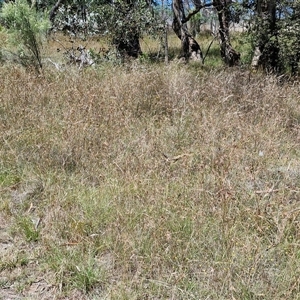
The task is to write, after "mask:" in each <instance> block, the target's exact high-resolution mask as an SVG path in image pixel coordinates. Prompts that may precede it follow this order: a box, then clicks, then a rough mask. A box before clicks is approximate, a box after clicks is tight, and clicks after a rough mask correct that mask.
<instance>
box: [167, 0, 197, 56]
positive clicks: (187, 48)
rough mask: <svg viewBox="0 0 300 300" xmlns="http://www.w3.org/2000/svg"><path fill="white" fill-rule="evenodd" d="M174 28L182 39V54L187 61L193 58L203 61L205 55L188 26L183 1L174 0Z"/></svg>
mask: <svg viewBox="0 0 300 300" xmlns="http://www.w3.org/2000/svg"><path fill="white" fill-rule="evenodd" d="M172 8H173V16H174V18H173V24H172V27H173V30H174V32H175V33H176V35H177V36H178V38H179V39H180V40H181V50H182V56H183V57H184V58H185V60H186V61H188V60H190V59H192V60H195V61H202V59H203V55H202V51H201V48H200V46H199V44H198V43H197V41H196V40H195V39H194V38H193V36H192V35H191V34H190V33H189V31H188V27H187V18H186V17H185V13H184V7H183V1H182V0H173V4H172Z"/></svg>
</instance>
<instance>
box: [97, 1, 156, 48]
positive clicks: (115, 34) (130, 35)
mask: <svg viewBox="0 0 300 300" xmlns="http://www.w3.org/2000/svg"><path fill="white" fill-rule="evenodd" d="M97 16H98V24H99V29H100V32H102V33H104V35H105V36H107V37H108V38H109V39H110V41H111V43H112V44H113V45H115V46H116V47H117V48H118V46H119V45H122V44H123V45H127V44H128V45H129V46H133V45H130V44H131V43H132V42H133V41H134V40H135V39H138V38H140V37H142V35H144V34H148V35H151V36H154V35H156V34H157V33H158V31H159V30H160V29H162V26H160V25H161V24H160V23H159V21H158V18H157V17H156V15H155V13H154V11H153V10H152V8H151V6H150V5H148V4H147V3H146V2H145V1H144V0H134V1H124V0H118V1H116V2H114V4H113V5H112V4H105V5H102V6H100V7H99V8H98V10H97Z"/></svg>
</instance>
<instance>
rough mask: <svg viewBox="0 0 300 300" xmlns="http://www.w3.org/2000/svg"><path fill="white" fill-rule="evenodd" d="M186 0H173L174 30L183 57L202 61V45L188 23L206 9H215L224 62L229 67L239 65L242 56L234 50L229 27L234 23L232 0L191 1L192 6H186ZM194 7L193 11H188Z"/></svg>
mask: <svg viewBox="0 0 300 300" xmlns="http://www.w3.org/2000/svg"><path fill="white" fill-rule="evenodd" d="M186 3H187V2H184V0H173V5H172V8H173V15H174V18H173V29H174V31H175V33H176V35H177V36H178V37H179V38H180V40H181V48H182V54H183V56H184V57H185V58H186V59H187V60H188V59H194V60H202V61H203V54H202V51H201V48H200V45H199V44H198V42H197V41H196V39H195V38H194V37H193V36H192V34H191V33H190V32H189V30H188V26H187V22H188V21H189V20H191V18H192V17H193V16H195V15H196V14H198V13H199V12H200V10H201V9H203V8H205V7H211V8H213V9H214V10H215V11H216V13H217V15H218V21H219V30H218V34H219V39H220V52H221V56H222V59H223V61H224V62H225V64H226V65H228V66H234V65H236V64H238V63H239V60H240V54H239V53H238V52H237V51H236V50H234V48H233V47H232V45H231V42H230V33H229V25H230V22H231V21H232V14H231V11H232V9H231V6H232V4H233V1H232V0H225V1H223V0H213V1H205V0H204V1H202V0H191V5H186ZM190 7H192V9H188V8H190Z"/></svg>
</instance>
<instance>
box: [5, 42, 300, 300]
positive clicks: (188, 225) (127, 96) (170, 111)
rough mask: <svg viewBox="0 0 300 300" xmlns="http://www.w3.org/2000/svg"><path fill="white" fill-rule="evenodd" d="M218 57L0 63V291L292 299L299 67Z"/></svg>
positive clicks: (299, 283)
mask: <svg viewBox="0 0 300 300" xmlns="http://www.w3.org/2000/svg"><path fill="white" fill-rule="evenodd" d="M49 47H50V46H49ZM51 47H53V49H55V48H56V47H57V46H56V45H52V46H51ZM95 47H96V46H95ZM175 48H176V47H175V46H174V49H175ZM210 59H212V58H210ZM208 61H209V60H208ZM216 65H219V66H215V67H214V68H212V67H203V66H201V65H197V64H191V65H185V64H181V63H179V62H176V60H175V61H171V62H170V64H169V65H164V64H161V65H160V64H155V65H151V64H141V63H139V62H133V63H131V64H126V65H122V66H117V65H113V64H102V65H99V66H98V67H96V68H89V69H83V70H78V69H77V68H75V67H72V66H70V67H68V68H67V69H66V70H65V71H63V72H61V71H57V70H55V69H54V68H53V66H51V65H49V66H47V65H46V66H45V69H44V71H43V74H42V75H40V76H36V74H33V73H30V72H27V71H25V70H24V69H22V68H21V67H19V66H16V65H6V64H3V65H1V66H0V74H1V82H0V129H1V143H0V191H1V201H0V299H122V300H123V299H124V300H125V299H130V300H131V299H136V300H138V299H140V300H141V299H153V300H154V299H176V300H177V299H216V300H217V299H243V300H247V299H249V300H250V299H260V300H261V299H266V300H274V299H300V296H299V295H300V202H299V201H300V200H299V199H300V197H299V192H300V161H299V156H300V147H299V145H300V96H299V95H300V93H299V92H300V87H299V83H298V82H284V81H282V80H280V79H278V78H276V77H273V76H266V75H263V74H259V73H252V72H250V71H248V70H242V69H239V68H236V69H226V68H223V67H222V66H220V64H216Z"/></svg>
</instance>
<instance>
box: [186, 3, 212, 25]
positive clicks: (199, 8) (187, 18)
mask: <svg viewBox="0 0 300 300" xmlns="http://www.w3.org/2000/svg"><path fill="white" fill-rule="evenodd" d="M212 5H213V4H212V3H205V4H200V5H197V4H196V8H195V9H194V10H193V11H191V12H189V14H188V15H187V16H186V17H185V18H184V19H183V20H181V22H182V24H184V23H186V22H188V21H189V20H190V19H191V17H192V16H194V15H195V14H197V13H198V12H199V11H200V10H201V9H202V8H204V7H209V6H212Z"/></svg>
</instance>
